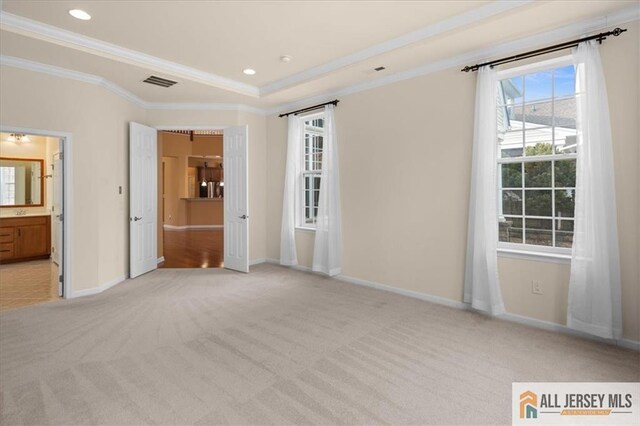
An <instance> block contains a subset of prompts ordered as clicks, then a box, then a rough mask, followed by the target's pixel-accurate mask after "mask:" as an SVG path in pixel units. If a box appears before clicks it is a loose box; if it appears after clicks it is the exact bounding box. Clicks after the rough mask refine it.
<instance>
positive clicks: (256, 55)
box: [0, 0, 638, 108]
mask: <svg viewBox="0 0 640 426" xmlns="http://www.w3.org/2000/svg"><path fill="white" fill-rule="evenodd" d="M1 4H2V22H1V28H2V31H1V32H0V53H1V54H2V55H3V56H11V57H17V58H23V59H27V60H31V61H36V62H40V63H44V64H48V65H54V66H58V67H63V68H67V69H72V70H75V71H80V72H83V73H88V74H93V75H96V76H100V77H103V78H105V79H107V80H109V81H112V82H114V83H116V84H117V85H118V86H120V87H122V88H124V89H125V90H127V91H129V92H131V93H133V94H134V95H135V96H137V97H139V98H141V99H143V100H144V101H146V102H170V103H186V102H192V103H238V104H244V105H249V106H255V107H260V108H272V107H274V106H276V105H280V104H284V103H291V102H294V101H296V100H300V99H305V98H309V97H321V96H322V95H323V94H328V93H331V92H336V91H338V92H339V91H340V90H341V89H344V88H346V87H350V86H353V85H362V84H368V83H371V82H373V81H376V80H380V79H381V78H382V79H384V78H391V77H389V76H391V75H394V74H398V73H408V72H410V71H409V70H412V69H415V68H416V67H424V66H425V65H426V64H434V63H441V62H443V61H447V60H448V59H450V58H453V57H462V56H465V55H466V56H468V57H473V54H474V52H483V51H484V52H486V51H487V49H489V50H490V49H492V48H494V47H495V46H496V45H499V44H503V43H505V42H509V41H512V40H517V39H520V38H523V37H529V36H533V35H535V34H539V33H542V32H545V31H551V30H555V29H562V28H568V27H570V26H571V25H574V26H575V24H576V23H579V22H583V21H588V20H592V21H593V20H594V19H596V18H599V17H603V16H607V15H613V14H616V13H618V12H620V11H623V10H629V8H634V7H635V8H638V2H636V1H615V0H610V1H606V2H604V1H535V2H533V1H516V2H514V1H511V2H492V1H424V2H373V1H344V2H335V1H290V2H270V1H269V2H210V1H155V2H150V1H113V0H111V1H98V0H94V1H87V0H77V1H55V0H48V1H12V0H5V1H3V2H2V3H1ZM73 8H80V9H83V10H86V11H87V12H89V13H90V14H91V15H92V19H91V20H90V21H79V20H76V19H74V18H72V17H71V16H69V15H68V13H67V11H68V10H69V9H73ZM24 18H27V19H24ZM33 21H36V22H33ZM598 22H601V24H600V26H601V27H603V26H604V25H606V24H607V21H606V20H605V19H603V20H601V21H598ZM50 26H53V27H54V28H52V27H50ZM578 28H579V26H578V27H576V30H577V29H578ZM632 36H637V35H632ZM553 41H557V40H553ZM113 45H115V46H113ZM127 49H132V50H134V51H135V52H131V51H130V50H127ZM284 54H287V55H291V56H292V57H293V60H292V61H291V62H290V63H288V64H287V63H282V62H281V61H280V60H279V57H280V56H281V55H284ZM478 59H484V58H482V57H480V58H478ZM380 65H382V66H385V67H386V68H387V69H386V70H385V71H382V72H380V73H375V72H372V69H373V68H374V67H377V66H380ZM246 67H251V68H255V69H256V70H257V74H256V75H255V76H246V75H244V74H242V69H243V68H246ZM152 73H153V74H155V75H160V76H162V77H166V78H170V79H174V80H177V81H178V82H179V83H178V84H177V85H175V86H173V87H171V88H168V89H165V88H160V87H156V86H151V85H148V84H145V83H142V80H143V79H144V78H146V77H148V76H149V75H150V74H152Z"/></svg>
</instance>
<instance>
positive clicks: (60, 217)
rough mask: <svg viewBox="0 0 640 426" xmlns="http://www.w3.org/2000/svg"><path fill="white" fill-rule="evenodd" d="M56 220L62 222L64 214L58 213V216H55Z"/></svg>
mask: <svg viewBox="0 0 640 426" xmlns="http://www.w3.org/2000/svg"><path fill="white" fill-rule="evenodd" d="M56 219H58V220H59V221H60V222H64V213H60V214H59V215H56Z"/></svg>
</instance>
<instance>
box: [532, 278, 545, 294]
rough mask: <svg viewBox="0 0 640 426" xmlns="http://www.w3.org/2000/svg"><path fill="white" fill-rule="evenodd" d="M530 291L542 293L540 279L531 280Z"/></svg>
mask: <svg viewBox="0 0 640 426" xmlns="http://www.w3.org/2000/svg"><path fill="white" fill-rule="evenodd" d="M531 293H533V294H542V281H536V280H531Z"/></svg>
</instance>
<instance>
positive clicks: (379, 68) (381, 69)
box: [373, 67, 386, 71]
mask: <svg viewBox="0 0 640 426" xmlns="http://www.w3.org/2000/svg"><path fill="white" fill-rule="evenodd" d="M373 70H374V71H384V70H386V68H385V67H376V68H374V69H373Z"/></svg>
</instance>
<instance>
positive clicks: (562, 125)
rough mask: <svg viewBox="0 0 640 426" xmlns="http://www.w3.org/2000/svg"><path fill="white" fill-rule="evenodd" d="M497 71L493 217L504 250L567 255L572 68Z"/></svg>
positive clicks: (572, 175)
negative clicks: (496, 202) (495, 213)
mask: <svg viewBox="0 0 640 426" xmlns="http://www.w3.org/2000/svg"><path fill="white" fill-rule="evenodd" d="M533 67H534V68H533V69H531V71H526V70H525V71H524V72H521V73H519V74H513V71H509V70H507V71H505V72H502V73H499V77H500V78H501V80H500V82H499V84H498V94H497V96H498V114H497V126H498V132H497V133H498V150H497V151H498V152H497V163H498V199H499V209H498V221H499V243H498V247H499V248H502V249H516V250H526V251H542V252H555V253H569V252H570V249H571V244H572V242H573V224H574V202H575V183H576V93H575V69H574V67H573V65H571V62H570V61H569V60H566V61H564V60H563V61H562V62H558V61H555V62H554V64H553V65H551V66H550V67H547V68H542V69H540V68H539V67H538V68H535V67H536V66H535V65H534V66H533Z"/></svg>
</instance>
